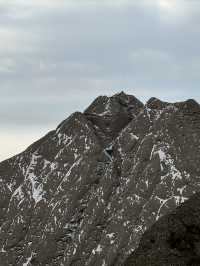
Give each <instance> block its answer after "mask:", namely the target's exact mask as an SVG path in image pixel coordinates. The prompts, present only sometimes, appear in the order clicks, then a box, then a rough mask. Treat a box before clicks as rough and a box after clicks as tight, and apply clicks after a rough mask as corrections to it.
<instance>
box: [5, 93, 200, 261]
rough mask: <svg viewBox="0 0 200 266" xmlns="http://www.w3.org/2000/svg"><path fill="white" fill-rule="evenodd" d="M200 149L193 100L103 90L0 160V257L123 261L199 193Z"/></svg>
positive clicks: (199, 116) (199, 122)
mask: <svg viewBox="0 0 200 266" xmlns="http://www.w3.org/2000/svg"><path fill="white" fill-rule="evenodd" d="M199 147H200V112H199V104H198V103H196V102H195V101H194V100H188V101H185V102H181V103H173V104H172V103H166V102H162V101H160V100H158V99H156V98H151V99H150V100H149V101H148V103H147V104H146V105H143V103H141V102H140V101H139V100H138V99H137V98H135V97H134V96H132V95H127V94H125V93H124V92H121V93H118V94H115V95H113V96H111V97H107V96H100V97H98V98H97V99H96V100H95V101H94V102H93V103H92V104H91V105H90V106H89V107H88V108H87V109H86V110H85V111H84V112H83V113H81V112H75V113H73V114H72V115H71V116H70V117H68V118H67V119H65V120H64V121H63V122H62V123H60V124H59V126H58V127H57V128H56V130H53V131H51V132H50V133H48V134H47V135H46V136H45V137H43V138H42V139H40V140H39V141H37V142H35V143H34V144H32V145H31V146H30V147H28V148H27V149H26V150H25V151H24V152H22V153H21V154H19V155H17V156H14V157H12V158H10V159H9V160H6V161H4V162H2V163H0V228H1V229H0V264H1V265H2V266H10V265H15V266H22V265H23V266H24V265H26V266H47V265H48V266H57V265H63V266H83V265H86V266H102V265H103V266H113V265H115V266H122V265H123V264H124V262H125V261H126V259H127V257H129V256H130V254H131V253H132V252H133V251H134V250H136V249H137V247H138V245H139V242H140V239H141V237H142V235H143V234H144V232H145V231H146V230H148V229H149V228H150V227H151V226H152V225H153V224H154V223H155V222H157V221H159V220H160V218H161V217H163V216H165V215H168V214H170V212H172V211H173V210H174V209H175V208H176V207H177V206H179V205H181V204H182V203H183V202H185V201H187V200H188V199H189V198H190V197H191V196H192V195H193V194H194V193H195V192H198V191H200V183H199V177H200V167H199V166H198V165H199V161H200V149H199ZM133 256H134V253H133ZM133 261H134V260H133ZM143 266H147V265H143Z"/></svg>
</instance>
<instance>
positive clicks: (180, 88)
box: [0, 0, 200, 160]
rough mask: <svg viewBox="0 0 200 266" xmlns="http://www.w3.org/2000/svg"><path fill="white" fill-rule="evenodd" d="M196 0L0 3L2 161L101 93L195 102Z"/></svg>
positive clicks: (198, 71)
mask: <svg viewBox="0 0 200 266" xmlns="http://www.w3.org/2000/svg"><path fill="white" fill-rule="evenodd" d="M199 43H200V1H199V0H127V1H126V0H121V1H120V0H119V1H118V0H104V1H103V0H96V1H95V0H94V1H87V0H80V1H78V0H63V1H62V0H0V160H3V159H5V158H8V157H10V156H12V155H14V154H16V153H18V152H21V151H22V150H23V149H24V148H26V147H27V146H28V145H29V144H31V143H32V142H33V141H35V140H37V139H38V138H40V137H41V136H42V135H44V134H45V133H47V132H48V131H49V130H51V129H54V128H55V127H56V126H57V125H58V124H59V123H60V122H61V121H62V120H63V119H65V118H66V117H67V116H68V115H69V114H70V113H72V112H74V111H76V110H80V111H83V110H84V109H85V108H86V107H87V105H88V104H89V103H90V102H91V101H92V100H93V99H94V98H95V97H97V96H98V95H100V94H107V95H112V94H113V93H116V92H119V91H121V90H124V91H125V92H127V93H131V94H134V95H135V96H136V97H138V98H139V99H140V100H142V101H146V100H147V99H148V98H150V97H151V96H156V97H159V98H161V99H163V100H168V101H178V100H183V99H187V98H195V99H196V100H197V101H200V88H199V87H200V47H199Z"/></svg>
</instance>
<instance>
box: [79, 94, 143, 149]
mask: <svg viewBox="0 0 200 266" xmlns="http://www.w3.org/2000/svg"><path fill="white" fill-rule="evenodd" d="M143 106H144V105H143V103H141V102H140V101H139V100H138V99H137V98H136V97H134V96H132V95H128V94H125V93H124V92H121V93H118V94H115V95H113V96H111V97H107V96H100V97H98V98H97V99H96V100H94V102H93V103H92V104H91V105H90V106H89V107H88V108H87V109H86V110H85V112H84V114H85V115H86V117H87V119H88V120H90V121H91V122H92V123H93V125H94V127H95V130H96V132H97V135H98V136H99V138H100V139H101V141H102V143H104V144H106V145H107V144H108V143H109V142H111V141H112V140H113V139H114V138H115V137H116V136H117V134H118V133H119V132H120V131H121V130H122V129H123V128H124V127H125V126H126V125H127V124H128V123H129V122H130V121H131V120H132V119H133V118H134V117H136V116H137V114H138V113H139V112H140V110H141V109H142V108H143Z"/></svg>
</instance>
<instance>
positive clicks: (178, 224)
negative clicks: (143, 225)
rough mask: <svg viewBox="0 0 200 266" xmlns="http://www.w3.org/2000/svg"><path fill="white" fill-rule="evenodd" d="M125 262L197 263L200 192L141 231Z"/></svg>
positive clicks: (186, 265)
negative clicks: (145, 230)
mask: <svg viewBox="0 0 200 266" xmlns="http://www.w3.org/2000/svg"><path fill="white" fill-rule="evenodd" d="M124 265H125V266H133V265H134V266H149V265H154V266H160V265H162V266H171V265H174V266H179V265H181V266H198V265H200V193H197V194H195V195H194V196H192V197H191V198H190V199H189V200H188V201H186V202H185V203H183V204H182V205H181V206H179V207H177V209H176V210H175V211H173V212H172V213H170V214H168V215H166V216H163V217H162V218H160V219H159V220H158V222H156V223H155V224H154V225H153V226H152V227H151V228H150V229H149V230H148V231H147V232H145V233H144V235H143V237H142V239H141V242H140V245H139V247H138V248H137V249H136V250H135V252H133V254H132V255H131V256H130V258H128V259H127V262H126V263H125V264H124Z"/></svg>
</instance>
